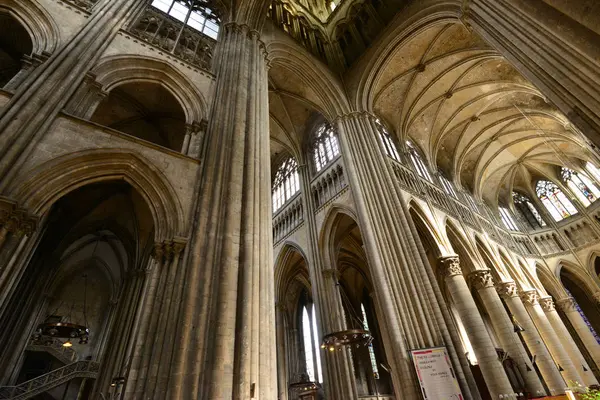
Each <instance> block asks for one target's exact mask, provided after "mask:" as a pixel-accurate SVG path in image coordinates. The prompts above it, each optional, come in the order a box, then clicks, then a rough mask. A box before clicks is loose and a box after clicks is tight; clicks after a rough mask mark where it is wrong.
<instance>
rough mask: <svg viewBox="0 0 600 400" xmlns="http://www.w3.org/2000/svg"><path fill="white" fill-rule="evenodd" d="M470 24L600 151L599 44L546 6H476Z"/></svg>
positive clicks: (517, 2) (498, 0) (526, 2)
mask: <svg viewBox="0 0 600 400" xmlns="http://www.w3.org/2000/svg"><path fill="white" fill-rule="evenodd" d="M465 20H466V22H467V23H468V24H469V25H471V26H472V27H473V29H474V30H475V31H476V32H477V33H478V34H480V35H481V36H482V37H483V38H484V39H486V40H487V41H488V42H489V43H491V44H492V45H493V46H494V47H495V48H496V49H498V51H499V52H500V53H501V54H502V55H504V56H505V57H506V58H507V59H508V60H509V61H510V62H511V63H513V65H514V66H515V67H516V68H517V69H518V70H519V71H520V72H521V73H522V74H523V75H525V76H526V77H527V78H528V79H529V80H530V81H531V82H532V83H533V84H534V85H536V87H538V88H539V89H540V91H541V92H542V93H543V94H544V95H545V96H546V97H547V98H548V99H549V100H550V101H551V102H552V103H554V104H555V105H556V106H557V107H558V108H559V109H560V110H561V111H562V112H563V113H564V114H565V115H566V116H567V117H568V118H569V120H570V121H571V122H572V123H573V124H575V125H576V126H577V127H578V128H579V129H580V130H581V132H583V134H585V135H586V136H588V137H589V138H590V139H591V140H592V142H593V143H595V144H596V146H600V89H599V88H600V86H599V85H598V84H599V83H600V41H599V40H598V39H599V37H598V35H597V34H595V33H594V32H592V31H591V30H588V29H586V28H585V27H583V26H582V25H580V24H578V23H577V22H575V21H574V20H572V19H570V18H568V17H567V16H566V15H564V14H562V13H561V12H559V11H558V10H556V9H555V8H553V7H552V6H550V5H548V4H547V3H546V2H544V1H543V0H472V1H470V2H469V6H468V11H467V12H466V15H465Z"/></svg>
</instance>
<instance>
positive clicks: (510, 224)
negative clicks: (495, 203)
mask: <svg viewBox="0 0 600 400" xmlns="http://www.w3.org/2000/svg"><path fill="white" fill-rule="evenodd" d="M499 210H500V219H501V220H502V223H503V224H504V226H505V227H506V228H507V229H510V230H511V231H518V230H519V228H518V227H517V224H516V223H515V220H514V219H513V217H512V215H511V214H510V211H508V209H506V208H504V207H499Z"/></svg>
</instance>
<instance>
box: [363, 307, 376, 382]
mask: <svg viewBox="0 0 600 400" xmlns="http://www.w3.org/2000/svg"><path fill="white" fill-rule="evenodd" d="M360 311H361V313H362V318H363V328H364V329H365V330H366V331H369V332H370V331H371V330H370V329H369V321H367V312H366V311H365V305H364V304H362V303H361V305H360ZM369 359H370V360H371V368H372V370H373V376H374V377H375V379H379V368H378V367H377V358H376V357H375V350H374V349H373V343H369Z"/></svg>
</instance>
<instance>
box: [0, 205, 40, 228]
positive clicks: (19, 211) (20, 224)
mask: <svg viewBox="0 0 600 400" xmlns="http://www.w3.org/2000/svg"><path fill="white" fill-rule="evenodd" d="M37 224H38V218H37V217H34V216H31V215H30V214H29V213H28V212H27V210H25V209H23V208H19V207H18V205H17V202H15V201H13V200H10V199H8V198H6V197H0V226H2V228H4V229H6V230H7V231H8V232H9V233H15V234H17V235H19V236H20V235H27V236H29V235H31V234H32V233H33V232H34V231H35V230H36V229H37Z"/></svg>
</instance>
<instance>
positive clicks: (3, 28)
mask: <svg viewBox="0 0 600 400" xmlns="http://www.w3.org/2000/svg"><path fill="white" fill-rule="evenodd" d="M32 51H33V43H32V41H31V37H30V36H29V33H28V32H27V30H26V29H25V28H24V27H23V26H22V25H21V24H20V23H19V21H17V20H16V19H15V18H14V17H13V16H11V15H10V14H8V13H7V12H0V87H4V86H5V85H6V84H7V83H8V82H9V81H10V80H11V79H12V78H13V77H14V76H15V75H17V73H18V72H19V71H20V70H21V69H22V68H23V66H24V65H23V62H24V60H23V57H24V56H29V55H31V53H32Z"/></svg>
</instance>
